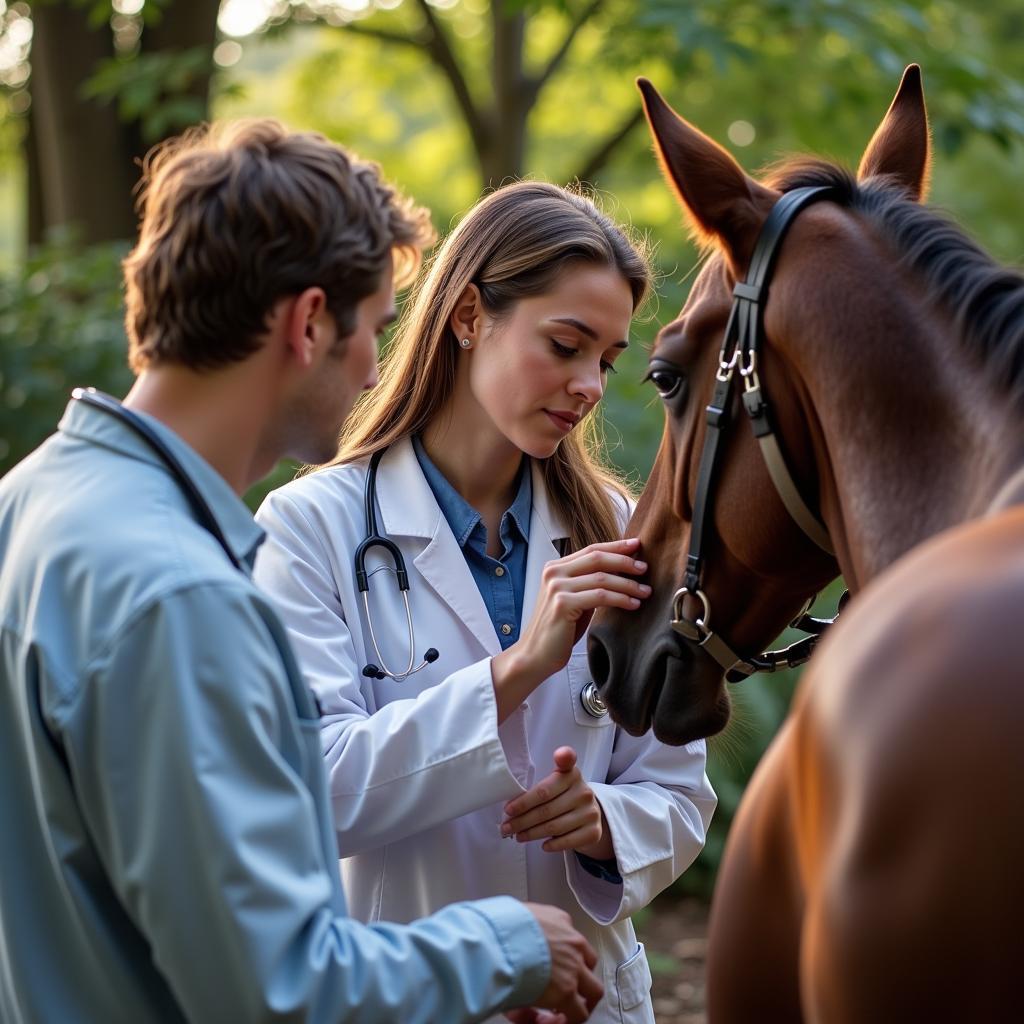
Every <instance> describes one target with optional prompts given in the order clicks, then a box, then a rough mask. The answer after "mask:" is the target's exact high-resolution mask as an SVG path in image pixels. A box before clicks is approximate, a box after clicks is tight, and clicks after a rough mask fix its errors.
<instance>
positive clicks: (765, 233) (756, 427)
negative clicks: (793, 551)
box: [672, 186, 836, 681]
mask: <svg viewBox="0 0 1024 1024" xmlns="http://www.w3.org/2000/svg"><path fill="white" fill-rule="evenodd" d="M835 196H836V192H835V190H834V189H833V188H831V187H828V186H822V187H814V188H798V189H794V190H793V191H791V192H787V193H785V194H784V195H783V196H782V197H781V198H780V199H779V200H778V202H776V204H775V205H774V206H773V207H772V210H771V212H770V213H769V215H768V218H767V220H766V221H765V223H764V226H763V227H762V229H761V233H760V235H759V236H758V239H757V243H756V245H755V247H754V253H753V256H752V257H751V260H750V268H749V270H748V272H747V279H746V280H745V281H742V282H738V283H737V284H736V286H735V288H734V289H733V305H732V309H731V311H730V314H729V321H728V324H727V325H726V329H725V337H724V339H723V341H722V349H721V352H720V353H719V368H718V372H717V373H716V375H715V389H714V392H713V394H712V397H711V402H710V403H709V404H708V406H707V408H706V411H705V419H706V423H707V429H706V433H705V436H704V447H703V450H702V451H701V460H700V466H699V468H698V471H697V491H696V494H695V497H694V503H693V518H692V525H691V528H690V548H689V552H688V553H687V556H686V569H685V573H684V576H683V585H682V587H680V589H679V590H678V591H677V592H676V595H675V597H674V599H673V620H672V628H673V629H675V630H676V631H677V632H679V633H681V634H682V635H683V636H684V637H686V638H687V639H688V640H690V641H692V642H694V643H697V644H699V645H700V646H701V647H703V648H704V649H705V650H706V651H707V652H708V653H709V654H710V655H711V656H712V657H713V658H714V659H715V660H716V661H717V662H718V663H719V664H720V665H721V666H722V667H723V668H724V669H726V678H728V679H730V681H735V680H736V679H739V678H743V677H745V676H747V675H750V674H752V673H754V672H759V671H769V672H772V671H775V670H776V669H779V668H783V667H791V666H793V665H798V664H802V663H803V662H804V661H806V660H807V659H808V658H809V657H810V655H811V652H812V651H813V649H814V647H815V646H816V644H817V642H818V640H819V639H820V637H821V634H822V633H823V632H824V630H825V629H826V628H827V627H828V626H829V625H831V623H832V622H833V621H835V620H834V619H814V618H812V617H811V616H809V615H807V614H806V609H804V610H803V611H802V612H801V614H800V615H799V616H798V617H797V620H795V621H794V623H793V625H794V626H795V627H797V628H801V629H804V630H805V631H806V632H809V633H811V636H808V637H807V638H805V639H804V640H800V641H797V643H795V644H792V645H791V646H790V647H788V648H786V649H785V650H782V651H766V652H765V653H764V654H761V655H759V656H757V657H753V658H742V657H741V656H740V655H738V654H737V653H736V652H735V651H734V650H733V649H732V648H731V647H730V646H729V644H728V643H727V642H726V641H725V640H724V639H723V638H722V636H721V635H720V634H717V633H714V632H712V630H711V627H710V619H711V611H710V603H709V602H708V599H707V595H706V594H705V593H704V591H703V589H702V583H703V575H704V543H705V536H704V534H705V526H706V524H707V523H708V521H709V520H710V518H711V499H712V496H713V491H714V483H715V476H716V472H717V469H718V464H719V461H720V457H721V451H722V439H723V437H724V436H725V433H726V431H727V430H728V428H729V425H730V423H731V420H732V382H733V379H734V377H735V376H736V371H737V370H738V371H739V377H740V379H741V380H742V381H743V391H742V398H743V406H744V408H745V409H746V411H747V415H748V417H749V419H750V423H751V427H752V428H753V431H754V435H755V437H756V438H757V440H758V444H759V447H760V449H761V454H762V457H763V458H764V461H765V466H766V467H767V469H768V474H769V476H770V478H771V480H772V483H773V484H774V486H775V489H776V491H777V492H778V494H779V497H780V498H781V500H782V503H783V505H784V506H785V508H786V510H787V511H788V512H789V514H790V516H791V517H792V519H793V521H794V522H795V523H796V524H797V525H798V526H799V527H800V529H801V530H803V531H804V533H805V534H806V535H807V536H808V537H809V538H810V539H811V540H812V541H813V542H814V543H815V544H816V545H817V546H818V547H819V548H821V549H822V550H823V551H825V552H826V553H827V554H829V555H834V554H835V552H834V550H833V548H832V544H831V540H830V538H829V534H828V529H827V528H826V526H825V525H824V523H822V522H821V520H820V519H819V518H818V517H817V516H816V515H815V514H814V513H813V512H812V511H811V509H810V508H809V507H808V505H807V503H806V502H805V501H804V499H803V497H802V496H801V494H800V490H799V488H798V487H797V485H796V482H795V481H794V479H793V475H792V474H791V473H790V471H789V468H788V466H787V465H786V461H785V458H784V457H783V455H782V451H781V449H780V447H779V443H778V440H777V439H776V436H775V430H774V426H773V424H772V421H771V417H770V416H769V410H768V401H767V399H766V397H765V395H764V393H763V391H762V389H761V382H760V378H759V376H758V373H757V357H758V352H759V350H760V346H761V340H762V337H763V333H764V305H765V303H766V301H767V298H768V283H769V280H770V278H771V275H772V272H773V270H774V268H775V262H776V260H777V259H778V255H779V250H780V249H781V247H782V241H783V239H784V238H785V236H786V232H787V231H788V230H789V227H790V225H791V224H792V223H793V220H794V219H795V218H796V216H797V214H799V213H800V211H801V210H803V209H804V208H805V207H807V206H809V205H811V204H812V203H816V202H821V201H823V200H827V199H832V198H834V197H835ZM687 594H692V595H693V596H694V597H695V598H697V599H698V600H699V601H701V602H702V605H703V609H704V612H703V616H702V617H701V618H697V619H695V620H693V621H690V620H688V619H685V618H684V617H683V611H682V601H683V598H684V597H685V596H686V595H687Z"/></svg>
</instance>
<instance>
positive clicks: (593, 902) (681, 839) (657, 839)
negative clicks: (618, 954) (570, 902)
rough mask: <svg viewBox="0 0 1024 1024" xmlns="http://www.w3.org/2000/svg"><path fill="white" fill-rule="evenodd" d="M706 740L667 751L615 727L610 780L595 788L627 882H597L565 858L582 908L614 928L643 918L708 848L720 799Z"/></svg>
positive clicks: (650, 739)
mask: <svg viewBox="0 0 1024 1024" xmlns="http://www.w3.org/2000/svg"><path fill="white" fill-rule="evenodd" d="M705 761H706V756H705V745H704V741H703V740H697V741H696V742H694V743H688V744H687V745H686V746H684V747H668V746H666V745H665V744H663V743H659V742H658V741H657V740H656V739H655V738H654V737H653V736H652V735H651V734H649V733H648V734H647V735H645V736H639V737H636V736H630V735H629V734H628V733H626V732H623V731H622V730H621V729H619V728H617V727H616V736H615V748H614V751H613V753H612V759H611V764H610V766H609V771H608V776H607V781H605V782H593V781H592V782H591V783H590V786H591V789H593V791H594V795H595V796H596V797H597V800H598V802H599V803H600V804H601V810H602V811H604V815H605V818H606V820H607V822H608V829H609V832H610V834H611V838H612V846H613V847H614V850H615V861H616V865H617V868H618V872H619V874H620V875H621V876H622V882H621V883H616V882H611V881H606V880H604V879H600V878H596V877H595V876H594V875H592V874H590V873H589V872H588V871H586V870H585V869H584V868H583V867H582V866H581V864H580V862H579V859H578V858H577V857H575V856H574V855H572V854H571V853H566V854H564V858H565V870H566V878H567V880H568V883H569V887H570V889H572V891H573V894H574V895H575V897H576V899H577V900H578V901H579V904H580V906H581V907H582V908H583V910H584V911H586V913H587V914H589V915H590V916H591V917H592V918H593V919H594V920H595V921H597V922H598V923H600V924H609V923H611V922H613V921H619V920H622V919H623V918H627V917H629V916H631V915H632V914H634V913H636V911H637V910H639V909H640V908H641V907H644V906H646V905H647V904H648V903H650V901H651V900H652V899H654V897H655V896H657V894H658V893H659V892H661V890H662V889H664V888H666V887H667V886H668V885H670V884H671V883H672V882H674V881H675V880H676V879H677V878H678V877H679V876H680V875H681V874H682V873H683V872H684V871H685V870H686V869H687V868H688V867H689V866H690V864H692V863H693V861H694V860H695V859H696V857H697V854H698V853H700V851H701V849H702V848H703V846H704V840H705V837H706V835H707V828H708V825H709V824H710V822H711V815H712V813H713V812H714V809H715V805H716V803H717V798H716V797H715V793H714V790H713V789H712V788H711V783H710V782H709V781H708V777H707V775H706V773H705V771H704V767H705Z"/></svg>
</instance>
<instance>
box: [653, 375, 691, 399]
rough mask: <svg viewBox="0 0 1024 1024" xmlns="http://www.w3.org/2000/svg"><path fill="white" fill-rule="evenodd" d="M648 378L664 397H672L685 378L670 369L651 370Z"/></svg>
mask: <svg viewBox="0 0 1024 1024" xmlns="http://www.w3.org/2000/svg"><path fill="white" fill-rule="evenodd" d="M647 379H648V380H649V381H650V382H651V383H652V384H653V385H654V386H655V387H656V388H657V389H658V394H659V395H661V397H662V398H671V397H672V396H673V395H674V394H675V393H676V392H677V391H678V390H679V385H680V384H681V383H682V380H683V378H682V377H681V376H680V375H679V374H678V373H672V372H671V371H669V370H651V372H650V373H649V374H647Z"/></svg>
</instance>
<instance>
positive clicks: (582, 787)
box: [501, 747, 615, 860]
mask: <svg viewBox="0 0 1024 1024" xmlns="http://www.w3.org/2000/svg"><path fill="white" fill-rule="evenodd" d="M554 759H555V770H554V771H553V772H552V773H551V774H550V775H549V776H548V777H547V778H546V779H544V780H543V782H538V783H537V785H536V786H534V787H533V788H532V789H530V790H528V791H527V792H525V793H523V794H522V795H520V796H517V797H516V798H515V799H514V800H510V801H509V802H508V803H507V804H505V813H506V814H507V815H508V818H507V820H506V821H505V822H503V823H502V826H501V834H502V836H504V837H508V836H515V838H516V840H517V841H518V842H520V843H528V842H530V841H531V840H534V839H543V840H544V843H543V844H542V846H541V849H543V850H545V851H546V852H547V853H560V852H562V851H563V850H577V851H578V852H579V853H582V854H584V855H586V856H588V857H593V858H594V859H595V860H610V859H611V858H612V857H614V856H615V851H614V848H613V847H612V841H611V836H610V835H609V834H608V826H607V822H606V821H605V818H604V812H603V811H602V810H601V805H600V804H599V803H598V802H597V797H595V796H594V791H593V790H592V789H591V788H590V786H588V785H587V782H586V780H585V779H584V778H583V776H582V775H581V774H580V770H579V768H578V767H577V765H576V751H575V750H573V749H572V747H559V748H558V749H557V750H556V751H555V753H554Z"/></svg>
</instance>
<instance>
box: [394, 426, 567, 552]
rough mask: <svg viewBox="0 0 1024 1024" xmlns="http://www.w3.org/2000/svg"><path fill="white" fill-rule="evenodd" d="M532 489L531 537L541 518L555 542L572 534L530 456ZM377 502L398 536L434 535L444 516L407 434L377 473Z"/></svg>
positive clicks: (538, 464)
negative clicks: (439, 521) (552, 502)
mask: <svg viewBox="0 0 1024 1024" xmlns="http://www.w3.org/2000/svg"><path fill="white" fill-rule="evenodd" d="M530 471H531V473H532V474H533V478H532V480H531V483H532V489H533V513H532V515H531V516H530V541H531V543H532V541H533V539H534V533H533V530H534V526H535V525H536V524H537V523H538V522H539V523H540V525H541V527H542V528H543V530H544V534H545V536H546V537H547V539H548V540H549V541H550V542H551V543H552V544H554V545H556V547H557V544H558V542H559V541H561V540H565V539H566V538H568V536H569V530H568V529H567V528H566V525H565V521H564V520H563V519H562V517H561V516H560V515H559V514H558V513H557V512H556V511H555V509H554V507H553V506H552V504H551V501H550V500H549V498H548V491H547V486H546V485H545V483H544V475H543V472H542V471H541V464H540V462H539V461H538V460H537V459H531V460H530ZM377 505H378V507H379V508H380V514H381V520H382V521H383V523H384V529H385V530H386V532H387V533H388V534H390V535H392V536H397V537H425V538H429V537H433V536H434V533H435V531H436V529H437V522H438V519H439V518H444V517H443V515H442V513H441V509H440V507H439V506H438V504H437V500H436V499H435V497H434V492H433V491H431V489H430V484H428V483H427V480H426V477H424V475H423V470H422V469H421V468H420V464H419V460H418V459H417V458H416V453H415V452H414V451H413V447H412V441H411V440H410V439H409V438H407V437H404V438H402V440H401V441H396V442H395V443H394V444H393V445H392V446H391V447H390V448H389V449H388V451H387V453H386V454H385V455H384V458H382V459H381V462H380V470H379V472H378V474H377Z"/></svg>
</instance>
